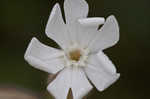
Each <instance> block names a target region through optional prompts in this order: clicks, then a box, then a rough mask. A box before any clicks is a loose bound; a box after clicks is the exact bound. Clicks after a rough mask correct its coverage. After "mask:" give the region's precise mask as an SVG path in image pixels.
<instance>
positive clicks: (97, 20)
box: [78, 17, 105, 29]
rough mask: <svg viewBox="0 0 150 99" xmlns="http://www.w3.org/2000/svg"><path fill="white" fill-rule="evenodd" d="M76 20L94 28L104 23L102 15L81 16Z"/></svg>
mask: <svg viewBox="0 0 150 99" xmlns="http://www.w3.org/2000/svg"><path fill="white" fill-rule="evenodd" d="M78 21H79V23H80V24H81V25H83V26H87V27H96V28H94V29H97V28H98V26H99V25H102V24H104V22H105V19H104V18H102V17H94V18H83V19H79V20H78Z"/></svg>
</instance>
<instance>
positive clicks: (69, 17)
mask: <svg viewBox="0 0 150 99" xmlns="http://www.w3.org/2000/svg"><path fill="white" fill-rule="evenodd" d="M64 10H65V16H66V22H67V23H71V22H73V21H75V20H77V19H79V18H85V17H86V16H87V14H88V4H87V2H86V1H85V0H65V2H64Z"/></svg>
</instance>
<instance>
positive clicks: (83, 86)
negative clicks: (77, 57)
mask: <svg viewBox="0 0 150 99" xmlns="http://www.w3.org/2000/svg"><path fill="white" fill-rule="evenodd" d="M72 72H73V73H72V85H71V86H72V87H71V89H72V92H73V97H74V99H82V98H83V96H85V95H86V94H87V93H88V92H89V91H90V90H91V89H92V88H93V87H92V85H91V84H90V83H89V81H88V80H87V78H86V76H85V74H84V72H83V70H82V69H80V68H74V69H73V71H72Z"/></svg>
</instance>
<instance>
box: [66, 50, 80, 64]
mask: <svg viewBox="0 0 150 99" xmlns="http://www.w3.org/2000/svg"><path fill="white" fill-rule="evenodd" d="M69 57H70V59H71V60H73V61H79V60H80V57H81V52H80V50H79V49H76V50H73V51H71V52H69Z"/></svg>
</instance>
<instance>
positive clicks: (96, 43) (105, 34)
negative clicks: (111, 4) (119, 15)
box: [89, 16, 119, 52]
mask: <svg viewBox="0 0 150 99" xmlns="http://www.w3.org/2000/svg"><path fill="white" fill-rule="evenodd" d="M118 40H119V26H118V23H117V20H116V19H115V17H114V16H109V17H108V18H107V20H106V22H105V24H104V25H103V27H102V28H101V29H100V32H99V33H98V34H97V35H96V36H95V39H94V40H93V41H92V42H91V43H90V45H89V48H90V49H91V50H92V51H93V52H95V51H96V52H98V51H99V50H103V49H106V48H108V47H111V46H113V45H115V44H116V43H117V42H118Z"/></svg>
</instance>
